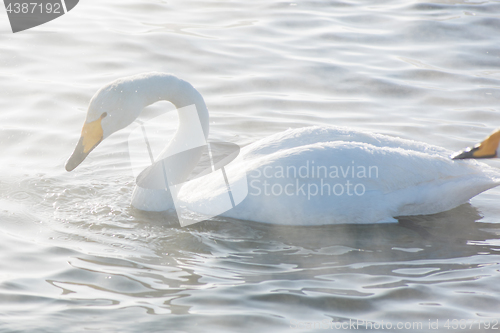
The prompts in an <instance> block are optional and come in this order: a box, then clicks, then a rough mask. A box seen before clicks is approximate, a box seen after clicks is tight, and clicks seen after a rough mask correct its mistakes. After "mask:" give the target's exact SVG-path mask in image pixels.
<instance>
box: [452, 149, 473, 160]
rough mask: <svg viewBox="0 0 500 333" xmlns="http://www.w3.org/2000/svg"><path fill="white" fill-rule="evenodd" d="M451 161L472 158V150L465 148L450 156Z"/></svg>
mask: <svg viewBox="0 0 500 333" xmlns="http://www.w3.org/2000/svg"><path fill="white" fill-rule="evenodd" d="M450 157H451V159H452V160H464V159H468V158H474V148H466V149H464V150H462V151H459V152H456V153H455V154H453V155H451V156H450Z"/></svg>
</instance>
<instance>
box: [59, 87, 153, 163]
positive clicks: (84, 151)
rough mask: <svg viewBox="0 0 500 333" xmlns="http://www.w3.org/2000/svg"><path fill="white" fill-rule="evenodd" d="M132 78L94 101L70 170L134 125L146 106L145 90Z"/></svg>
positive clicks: (103, 90) (106, 90)
mask: <svg viewBox="0 0 500 333" xmlns="http://www.w3.org/2000/svg"><path fill="white" fill-rule="evenodd" d="M133 82H134V81H133V80H131V78H125V79H120V80H116V81H114V82H112V83H110V84H107V85H106V86H104V87H102V88H101V89H100V90H99V91H97V93H95V95H94V96H93V97H92V99H91V100H90V104H89V107H88V110H87V117H86V119H85V123H84V124H83V128H82V133H81V136H80V140H79V141H78V143H77V145H76V147H75V150H74V151H73V154H71V156H70V158H69V159H68V161H67V162H66V166H65V167H66V170H67V171H72V170H73V169H75V168H76V167H77V166H78V165H79V164H80V163H82V162H83V160H84V159H85V158H86V157H87V156H88V154H89V153H90V152H91V151H92V150H93V149H94V148H95V147H97V145H99V143H101V141H103V140H104V139H106V138H107V137H108V136H110V135H111V134H113V133H114V132H116V131H119V130H120V129H122V128H125V127H127V126H128V125H130V124H131V123H132V122H133V121H134V120H135V119H136V118H137V117H138V116H139V114H140V112H141V111H142V109H143V108H144V106H145V104H147V103H145V102H144V100H143V98H142V96H141V87H140V86H137V85H134V84H133Z"/></svg>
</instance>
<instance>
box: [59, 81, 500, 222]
mask: <svg viewBox="0 0 500 333" xmlns="http://www.w3.org/2000/svg"><path fill="white" fill-rule="evenodd" d="M159 100H167V101H170V102H172V103H173V104H174V105H175V106H176V107H177V108H178V109H180V108H182V107H185V106H188V105H195V106H196V110H197V115H198V118H199V122H198V123H196V122H193V119H192V117H189V116H187V115H185V114H184V113H183V112H182V111H180V112H179V127H178V130H177V132H176V134H175V136H174V138H173V140H172V141H171V142H170V143H169V145H167V147H166V148H165V150H164V151H163V152H162V153H161V154H160V156H159V157H158V158H157V160H161V159H162V158H165V157H167V156H171V155H172V154H174V153H176V152H178V151H181V150H182V149H184V148H185V147H184V144H185V142H187V141H189V140H190V139H191V138H190V133H191V131H194V130H195V129H196V127H198V128H199V127H200V126H201V129H202V133H203V135H204V137H205V139H206V138H207V137H208V129H209V121H208V119H209V118H208V111H207V108H206V106H205V103H204V101H203V98H202V96H201V95H200V94H199V93H198V91H197V90H196V89H194V88H193V87H192V86H191V85H190V84H189V83H187V82H185V81H183V80H181V79H178V78H177V77H175V76H172V75H168V74H162V73H148V74H141V75H136V76H131V77H126V78H122V79H119V80H116V81H114V82H112V83H110V84H108V85H106V86H104V87H103V88H101V89H100V90H99V91H98V92H97V93H96V94H95V95H94V97H93V98H92V100H91V101H90V105H89V108H88V113H87V119H86V121H85V124H84V126H83V129H82V135H81V138H80V141H79V142H78V144H77V146H76V148H75V151H74V152H73V154H72V155H71V157H70V158H69V160H68V161H67V163H66V170H68V171H71V170H73V169H74V168H75V167H76V166H78V165H79V164H80V163H81V162H82V161H83V160H84V159H85V157H86V156H87V155H88V154H89V153H90V151H92V149H94V148H95V147H96V146H97V145H98V144H99V143H100V142H101V141H102V140H103V139H105V138H106V137H108V136H109V135H110V134H112V133H114V132H116V131H118V130H120V129H122V128H124V127H126V126H128V125H129V124H131V123H132V122H133V121H134V120H135V119H136V118H137V116H138V115H139V113H140V112H141V110H142V109H143V108H144V107H146V106H147V105H150V104H152V103H155V102H156V101H159ZM200 155H201V153H194V154H190V156H188V157H186V158H184V159H183V160H181V161H180V162H179V160H177V162H176V164H174V165H171V166H170V167H172V168H173V169H172V170H170V171H171V172H170V173H169V177H171V178H174V179H170V178H169V181H172V182H173V183H176V184H178V183H182V181H183V180H185V179H186V178H187V177H188V175H189V174H190V172H191V171H192V170H193V168H194V167H195V166H196V164H197V162H198V160H199V158H200ZM449 156H450V152H449V151H447V150H445V149H443V148H439V147H436V146H431V145H428V144H425V143H419V142H414V141H409V140H403V139H398V138H393V137H389V136H385V135H378V134H371V133H367V132H362V131H356V130H350V129H343V128H337V127H307V128H299V129H291V130H287V131H285V132H282V133H278V134H274V135H272V136H270V137H267V138H264V139H262V140H259V141H257V142H255V143H253V144H250V145H248V146H246V147H244V148H243V149H242V150H241V153H240V155H239V157H238V159H237V160H235V161H233V162H232V163H230V164H229V165H227V166H226V171H227V174H228V175H229V177H230V180H231V181H233V182H238V181H239V182H241V181H242V180H243V181H247V186H248V195H247V197H246V198H245V199H244V200H243V201H242V202H241V203H240V204H239V205H237V206H236V207H234V208H233V209H231V210H229V211H227V212H225V213H224V214H223V215H224V216H228V217H233V218H237V219H243V220H251V221H258V222H264V223H272V224H284V225H324V224H338V223H377V222H396V221H397V220H395V217H398V216H407V215H421V214H432V213H437V212H442V211H446V210H449V209H452V208H454V207H456V206H458V205H460V204H462V203H465V202H467V201H468V200H469V199H470V198H472V197H473V196H475V195H477V194H479V193H481V192H483V191H485V190H487V189H490V188H492V187H495V186H497V185H499V184H500V172H499V171H498V170H496V169H493V168H490V167H489V166H487V165H484V164H481V163H478V162H476V161H453V160H451V159H450V158H449ZM301 171H302V173H300V172H301ZM218 179H219V178H218V177H216V175H215V173H212V174H210V175H208V176H205V177H203V178H198V179H195V180H193V181H190V182H187V183H186V184H185V185H184V186H183V187H182V188H181V190H180V192H179V193H178V199H179V200H180V201H181V202H182V203H183V204H184V205H186V206H188V207H189V209H192V210H193V211H198V212H201V213H203V210H204V209H205V208H207V207H213V206H217V205H220V204H221V202H222V200H223V199H225V198H227V187H226V184H224V183H221V182H220V181H219V180H218ZM132 205H133V206H134V207H136V208H139V209H142V210H150V211H162V210H167V209H170V208H173V207H174V204H173V202H172V197H171V195H170V193H168V192H167V191H165V190H161V189H147V188H141V187H139V186H136V188H135V190H134V193H133V197H132Z"/></svg>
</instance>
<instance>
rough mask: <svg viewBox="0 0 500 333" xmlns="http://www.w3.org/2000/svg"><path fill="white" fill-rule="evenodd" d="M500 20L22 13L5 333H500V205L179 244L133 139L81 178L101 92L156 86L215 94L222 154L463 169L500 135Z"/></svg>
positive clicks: (1, 179)
mask: <svg viewBox="0 0 500 333" xmlns="http://www.w3.org/2000/svg"><path fill="white" fill-rule="evenodd" d="M498 13H500V2H498V1H452V0H449V1H445V0H440V1H438V0H436V1H434V2H431V1H428V2H420V1H401V0H395V1H377V2H372V1H366V2H355V1H301V2H279V1H251V2H248V1H231V2H229V1H190V2H165V1H160V0H157V1H155V0H144V1H131V0H126V1H110V0H104V1H91V0H86V1H81V2H80V4H79V5H78V6H77V7H75V9H73V10H72V11H71V12H70V13H69V14H67V15H64V16H63V17H61V18H59V19H57V20H55V21H52V22H50V23H48V24H45V25H43V26H40V27H38V28H35V29H32V30H28V31H25V32H21V33H17V34H12V33H11V32H10V27H9V26H8V25H7V24H8V20H7V16H6V14H5V12H4V11H3V9H2V15H1V16H0V17H1V19H0V22H2V23H1V25H0V39H1V44H0V45H1V50H2V51H1V52H0V110H1V112H0V152H1V155H0V161H1V162H0V221H1V224H0V257H1V260H0V331H2V332H83V331H97V332H165V331H169V332H194V331H207V332H209V331H217V332H245V331H248V332H250V331H252V332H254V331H256V330H263V331H265V332H284V331H287V332H288V331H292V332H294V331H295V332H301V331H302V332H311V331H325V330H327V331H328V330H337V331H342V330H343V331H354V330H358V329H359V330H363V329H368V330H369V329H370V326H368V324H367V323H366V322H368V321H370V322H371V323H372V325H373V324H376V325H379V326H378V328H379V329H378V330H377V331H381V332H382V331H395V329H394V328H395V327H396V325H398V324H399V325H400V326H399V327H400V328H401V327H403V328H405V331H414V332H424V331H436V329H434V328H435V327H439V328H440V330H455V331H457V330H458V331H462V332H464V331H475V332H478V331H484V332H490V331H492V329H493V328H496V329H498V328H499V327H500V323H498V324H496V326H495V323H497V322H498V321H499V320H500V313H499V310H498V309H500V301H499V300H498V294H499V293H500V287H499V284H498V278H499V272H500V271H499V269H500V265H499V262H500V253H499V250H500V227H499V223H500V208H499V205H498V200H499V198H500V190H498V189H497V190H490V191H488V192H486V193H484V194H481V195H479V196H478V197H476V198H474V199H473V200H472V201H471V203H470V204H465V205H462V206H460V207H458V208H456V209H454V210H452V211H448V212H444V213H441V214H437V215H432V216H418V217H411V218H404V219H401V220H400V223H398V224H389V225H363V226H342V225H338V226H324V227H312V228H311V227H308V228H305V227H302V228H300V227H275V226H268V225H261V224H258V223H252V222H244V221H234V220H228V221H225V220H222V219H219V220H217V221H212V222H207V223H200V224H196V225H193V226H190V227H186V228H181V227H180V226H179V225H178V222H177V220H176V218H175V216H174V215H172V214H170V215H169V214H160V213H145V212H141V211H138V210H135V209H133V208H131V207H130V205H129V199H130V195H131V192H132V189H133V186H134V178H133V176H132V172H131V170H130V163H129V161H128V152H127V143H126V141H127V137H128V133H129V130H124V131H122V132H120V133H117V134H115V135H113V136H112V137H110V138H108V139H107V140H106V142H104V143H103V144H101V145H100V146H99V147H98V148H97V149H96V150H95V151H94V152H92V154H91V155H90V156H89V157H88V158H87V160H86V161H85V162H84V163H83V164H82V165H80V166H79V167H78V168H77V169H76V170H75V171H74V172H72V173H67V172H66V171H65V170H64V162H65V160H66V159H67V158H68V157H69V155H70V153H71V152H72V150H73V148H74V145H75V143H76V142H77V140H78V137H79V135H80V130H81V126H82V124H83V121H84V117H85V112H86V107H87V104H88V101H89V99H90V97H91V96H92V95H93V94H94V92H95V91H96V90H97V89H98V88H99V87H101V85H103V84H105V83H107V82H109V81H112V80H114V79H116V78H119V77H122V76H126V75H131V74H136V73H140V72H145V71H153V70H154V71H163V72H172V73H175V74H176V75H178V76H180V77H182V78H184V79H186V80H187V81H189V82H191V83H192V84H193V85H194V86H195V87H197V88H198V89H199V90H200V92H201V93H202V94H203V96H204V97H205V100H206V102H207V105H208V107H209V110H210V112H211V136H212V138H213V139H216V140H225V141H230V142H234V143H237V144H239V145H242V146H243V145H246V144H248V143H250V142H253V141H255V140H257V139H259V138H262V137H265V136H267V135H270V134H272V133H276V132H278V131H282V130H285V129H287V128H290V127H292V128H296V127H303V126H307V125H318V124H330V125H341V126H348V127H354V128H360V129H367V130H371V131H374V132H379V133H384V134H388V135H393V136H398V137H402V138H406V139H413V140H418V141H424V142H427V143H431V144H435V145H438V146H442V147H445V148H448V149H450V150H458V149H461V148H463V147H465V146H468V145H470V144H473V143H475V142H477V141H479V140H481V139H482V138H483V137H485V136H486V135H488V134H489V133H490V132H491V131H492V130H493V129H494V128H496V127H498V126H499V124H500V112H499V109H498V101H499V98H500V91H499V88H500V67H499V63H500V43H499V34H498V31H499V28H500V15H499V14H498ZM168 108H171V106H169V105H168V104H167V103H160V104H158V105H155V106H152V107H149V108H148V109H147V110H146V111H145V112H144V115H143V116H142V117H143V118H142V119H143V120H144V119H148V118H150V117H153V116H154V115H157V114H159V113H161V112H162V110H163V109H168ZM488 163H489V164H491V165H493V166H497V167H498V166H500V164H499V163H498V162H495V161H490V162H488ZM453 319H458V320H460V319H463V321H462V326H459V325H458V322H457V321H452V320H453ZM356 320H359V321H363V322H365V325H364V326H363V325H360V326H356V327H354V326H348V325H347V324H352V322H353V321H356ZM447 321H448V322H447ZM383 323H384V325H386V326H380V325H383ZM387 323H390V324H391V325H393V327H392V329H389V328H388V327H387ZM447 323H448V325H449V326H448V327H446V324H447ZM465 323H466V326H465V327H464V326H463V324H465ZM315 325H316V326H315ZM320 325H323V326H320ZM335 325H337V326H335ZM342 325H344V326H342ZM401 325H403V326H401ZM419 325H421V326H419ZM434 325H438V326H434ZM452 325H454V326H452ZM488 325H489V326H488ZM372 328H373V327H372ZM453 328H455V329H453ZM373 329H375V328H373Z"/></svg>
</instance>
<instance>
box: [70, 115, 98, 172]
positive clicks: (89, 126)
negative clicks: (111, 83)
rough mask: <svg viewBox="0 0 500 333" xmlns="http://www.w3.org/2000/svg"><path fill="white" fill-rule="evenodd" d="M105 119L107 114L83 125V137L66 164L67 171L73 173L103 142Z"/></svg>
mask: <svg viewBox="0 0 500 333" xmlns="http://www.w3.org/2000/svg"><path fill="white" fill-rule="evenodd" d="M104 117H106V113H103V114H102V115H101V117H100V118H99V119H97V120H95V121H93V122H90V123H85V124H84V125H83V128H82V135H81V137H80V140H79V141H78V143H77V144H76V147H75V151H73V154H71V156H70V158H69V159H68V161H67V162H66V171H72V170H73V169H74V168H76V167H77V166H78V165H80V163H82V162H83V160H84V159H85V158H86V157H87V155H88V154H89V153H90V152H91V151H92V150H93V149H94V148H95V147H97V145H98V144H99V143H100V142H101V141H102V139H103V131H102V125H101V121H102V118H104Z"/></svg>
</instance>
